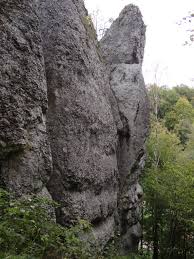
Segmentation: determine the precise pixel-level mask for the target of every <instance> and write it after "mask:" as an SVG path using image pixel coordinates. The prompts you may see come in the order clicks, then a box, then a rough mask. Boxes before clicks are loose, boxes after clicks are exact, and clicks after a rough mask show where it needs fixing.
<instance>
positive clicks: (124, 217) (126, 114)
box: [101, 5, 149, 250]
mask: <svg viewBox="0 0 194 259" xmlns="http://www.w3.org/2000/svg"><path fill="white" fill-rule="evenodd" d="M144 45H145V25H144V23H143V21H142V16H141V13H140V11H139V9H138V8H137V7H136V6H134V5H128V6H126V7H125V8H124V9H123V11H122V12H121V14H120V16H119V18H118V19H117V20H116V21H114V22H113V24H112V26H111V28H110V29H109V30H108V31H107V33H106V34H105V36H104V37H103V39H102V40H101V46H102V49H103V56H104V58H105V60H106V63H107V66H108V68H109V70H110V84H111V89H112V91H113V93H114V96H115V98H116V100H117V104H118V109H119V114H120V119H121V121H122V125H123V126H122V128H120V127H119V128H118V138H119V140H118V146H117V163H118V171H119V190H118V213H119V224H120V227H119V230H120V232H121V244H122V246H123V249H124V250H129V249H131V248H132V249H134V248H136V247H137V245H138V242H139V238H140V236H141V228H140V224H139V217H140V213H139V209H140V208H139V203H140V201H141V197H142V189H141V187H140V185H139V183H138V180H139V174H140V173H141V170H142V168H143V166H144V160H145V150H144V143H145V140H146V136H147V133H148V119H149V107H148V99H147V94H146V90H145V84H144V80H143V76H142V61H143V53H144Z"/></svg>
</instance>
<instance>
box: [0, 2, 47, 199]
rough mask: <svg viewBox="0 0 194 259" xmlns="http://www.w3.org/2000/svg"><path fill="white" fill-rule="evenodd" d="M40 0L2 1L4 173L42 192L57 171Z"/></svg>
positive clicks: (26, 189)
mask: <svg viewBox="0 0 194 259" xmlns="http://www.w3.org/2000/svg"><path fill="white" fill-rule="evenodd" d="M35 2H36V1H25V0H22V1H21V0H20V1H19V0H9V1H7V0H1V3H0V57H1V58H0V179H1V185H5V186H7V187H8V188H9V189H10V190H12V191H15V192H16V193H17V194H18V195H22V194H25V193H36V192H39V191H40V190H41V189H42V188H43V186H44V185H45V184H46V182H47V181H48V178H49V175H50V172H51V155H50V149H49V144H48V138H47V133H46V117H45V115H46V110H47V88H46V80H45V71H44V59H43V55H42V45H41V37H40V30H39V21H38V18H37V13H36V8H35Z"/></svg>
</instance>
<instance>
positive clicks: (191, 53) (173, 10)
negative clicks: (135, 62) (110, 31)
mask: <svg viewBox="0 0 194 259" xmlns="http://www.w3.org/2000/svg"><path fill="white" fill-rule="evenodd" d="M129 3H134V4H136V5H137V6H139V8H140V10H141V12H142V15H143V19H144V22H145V24H146V26H147V32H146V48H145V57H144V65H143V73H144V78H145V81H146V83H153V82H154V81H155V74H156V75H157V83H158V84H160V85H168V86H174V85H178V84H181V83H183V84H187V85H189V86H193V87H194V81H192V78H193V79H194V44H193V45H191V46H188V45H186V46H184V45H183V44H184V42H185V40H187V35H188V33H187V32H186V30H187V29H188V28H191V26H193V29H194V21H193V22H192V24H189V27H188V25H182V26H179V25H178V24H177V22H178V21H180V20H181V18H182V17H184V16H186V15H187V14H188V13H189V11H194V0H85V4H86V7H87V9H88V11H89V13H92V12H93V11H94V10H97V9H99V10H100V17H101V18H100V19H101V20H102V19H104V20H105V21H106V20H108V19H109V18H114V19H115V18H117V16H118V15H119V13H120V11H121V10H122V8H123V7H124V6H125V5H127V4H129ZM193 20H194V19H193ZM156 70H157V73H156Z"/></svg>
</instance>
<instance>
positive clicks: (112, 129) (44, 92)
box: [0, 0, 148, 251]
mask: <svg viewBox="0 0 194 259" xmlns="http://www.w3.org/2000/svg"><path fill="white" fill-rule="evenodd" d="M0 36H1V37H0V55H1V59H0V185H1V186H4V187H6V188H8V189H9V190H11V191H14V192H15V193H16V195H19V196H20V195H28V194H34V193H36V194H37V195H39V196H45V197H49V198H50V197H52V199H53V200H55V201H57V202H59V203H60V205H61V206H60V208H59V209H57V211H56V220H57V222H59V223H61V224H63V225H70V224H72V223H74V222H75V221H76V220H77V219H79V218H83V219H86V220H88V221H90V222H91V223H92V224H93V226H94V228H93V234H94V237H95V238H96V240H97V242H98V243H99V245H102V247H103V246H104V245H105V244H106V243H107V242H108V241H109V240H110V239H111V238H112V237H113V236H114V234H115V233H116V232H118V231H119V232H120V234H121V244H122V249H123V251H126V250H133V249H135V248H136V247H137V244H138V240H139V237H140V235H141V227H140V224H139V211H140V203H141V197H142V189H141V186H140V185H139V183H138V180H139V175H140V173H141V170H142V168H143V166H144V158H145V152H144V142H145V138H146V136H147V130H148V101H147V95H146V91H145V85H144V81H143V77H142V72H141V65H142V60H143V52H144V43H145V26H144V24H143V21H142V17H141V14H140V12H139V9H138V8H137V7H135V6H133V5H129V6H127V7H125V8H124V10H123V11H122V12H121V14H120V16H119V18H118V19H117V20H116V21H115V22H114V23H113V25H112V26H111V28H110V30H108V32H107V33H106V35H105V36H104V38H103V39H102V41H101V44H100V45H101V47H102V50H103V52H101V48H100V46H99V43H98V42H97V39H96V33H95V30H94V28H93V25H92V23H91V20H90V18H89V16H88V13H87V11H86V9H85V7H84V3H83V1H82V0H57V1H56V0H31V1H24V0H9V1H7V0H1V6H0Z"/></svg>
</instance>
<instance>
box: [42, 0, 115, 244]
mask: <svg viewBox="0 0 194 259" xmlns="http://www.w3.org/2000/svg"><path fill="white" fill-rule="evenodd" d="M39 9H40V18H41V27H42V38H43V46H44V56H45V67H46V77H47V87H48V100H49V109H48V116H47V125H48V132H49V138H50V143H51V150H52V158H53V174H52V176H51V178H50V181H49V184H48V188H49V191H50V193H51V194H52V197H53V198H54V199H55V200H56V201H58V202H59V203H60V204H61V208H60V209H59V210H58V211H57V220H58V222H60V223H61V224H65V225H66V224H70V223H72V222H73V221H75V220H76V219H77V218H84V219H87V220H89V221H90V222H92V224H93V226H94V234H95V237H96V238H97V239H99V240H101V242H102V243H105V241H107V240H108V239H109V238H110V236H111V235H113V234H114V214H115V211H116V210H115V208H116V207H117V160H116V126H115V123H114V119H113V115H112V110H111V104H110V102H109V93H110V88H109V82H108V77H107V75H106V73H105V71H104V70H105V68H104V66H103V64H102V61H101V60H100V58H101V57H100V52H99V49H98V47H97V40H96V34H95V30H94V29H93V27H92V23H91V21H90V19H89V16H88V13H87V11H86V9H85V7H84V5H83V3H82V2H81V1H72V0H66V1H63V0H61V1H57V2H56V1H53V0H45V1H41V2H40V7H39Z"/></svg>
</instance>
